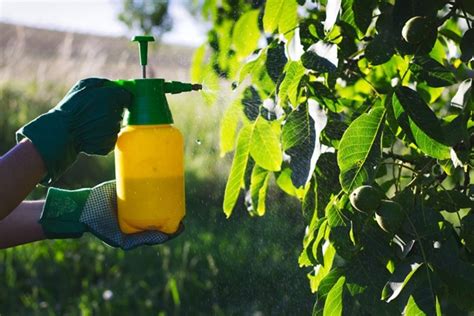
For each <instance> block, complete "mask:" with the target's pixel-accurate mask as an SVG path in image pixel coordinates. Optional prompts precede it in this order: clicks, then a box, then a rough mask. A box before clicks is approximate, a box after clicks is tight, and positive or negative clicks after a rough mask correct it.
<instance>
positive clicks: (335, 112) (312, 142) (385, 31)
mask: <svg viewBox="0 0 474 316" xmlns="http://www.w3.org/2000/svg"><path fill="white" fill-rule="evenodd" d="M218 3H221V5H220V6H219V5H218ZM465 6H466V1H458V0H456V1H454V2H447V1H443V0H434V1H433V0H421V1H409V0H395V1H383V0H379V1H376V0H345V1H341V0H321V1H310V0H307V1H304V0H300V1H293V0H292V1H285V0H267V1H266V2H265V3H263V2H262V1H244V0H234V1H219V2H217V1H216V0H206V1H204V5H203V13H204V15H205V16H206V17H207V18H208V19H209V20H211V21H212V22H213V24H212V26H213V27H212V29H211V31H210V32H209V42H208V46H203V47H202V48H200V49H201V51H200V54H201V56H204V54H203V53H202V50H206V49H207V55H208V56H209V58H208V60H207V61H206V60H205V59H204V58H200V59H199V62H197V63H195V64H194V65H193V69H194V70H195V72H199V71H198V70H196V69H201V70H202V69H204V70H202V71H201V73H200V74H201V79H202V78H205V77H206V75H205V74H206V73H214V75H219V76H224V77H225V78H227V79H228V80H230V81H232V82H233V87H234V89H235V91H236V95H237V96H238V97H236V98H235V100H233V102H232V105H231V106H230V107H229V108H228V109H227V112H226V114H225V115H224V118H223V121H222V124H221V154H222V155H226V154H227V153H229V152H232V151H234V158H233V163H232V167H231V170H230V173H229V178H228V182H227V187H226V190H225V197H224V212H225V213H226V215H227V216H231V214H232V211H233V209H234V206H235V204H236V202H237V201H238V197H239V194H240V193H241V192H242V191H243V192H245V193H246V199H245V203H246V205H247V209H248V211H249V212H250V214H251V215H258V216H262V215H264V214H265V211H266V207H265V196H266V192H267V187H268V185H269V184H270V183H272V181H271V179H272V178H274V182H275V183H276V185H277V186H278V187H279V188H280V189H281V190H283V191H284V192H285V193H287V194H288V195H291V196H294V197H295V198H297V199H299V200H300V201H301V205H302V212H303V214H304V216H305V219H306V221H307V229H306V233H305V236H304V240H303V250H302V253H301V256H300V259H299V264H300V266H301V267H306V268H307V269H310V270H309V273H308V278H309V282H310V285H311V289H312V291H313V292H314V293H315V304H314V311H313V314H314V315H341V314H349V315H366V314H371V315H396V314H401V313H404V314H406V315H435V314H436V315H441V314H446V313H460V312H461V311H469V310H473V309H474V306H473V303H472V302H474V300H473V298H472V293H471V292H472V291H470V289H471V288H472V285H473V284H471V283H472V280H471V279H472V278H471V277H470V275H472V274H473V273H474V256H473V251H474V231H473V229H474V227H473V225H474V219H473V218H474V212H473V210H472V208H473V206H474V201H473V189H474V187H473V185H472V183H471V177H472V176H473V172H472V168H473V163H474V155H473V152H472V142H473V141H474V121H473V116H472V114H473V110H474V99H473V93H472V90H473V89H472V81H473V79H472V78H473V76H474V71H473V69H472V67H473V62H472V58H473V52H474V49H473V45H474V44H473V42H472V41H470V40H469V39H470V38H471V37H472V32H473V31H472V27H473V23H474V17H473V16H472V15H471V13H472V12H469V11H467V10H466V8H465ZM414 17H422V18H423V21H425V22H426V25H428V26H427V27H428V28H429V30H430V31H429V32H428V33H427V34H426V36H420V34H413V32H416V31H417V30H414V29H413V30H411V33H410V36H415V37H416V38H421V41H420V42H418V41H416V42H412V43H408V42H406V40H405V39H404V37H403V36H402V33H406V32H408V31H410V30H407V28H409V27H410V23H409V22H408V21H409V20H410V19H413V18H414ZM407 22H408V24H407ZM461 22H463V23H461ZM463 25H467V28H466V27H464V26H463ZM403 29H405V30H404V31H403V32H402V30H403ZM422 29H423V28H422ZM423 30H425V29H423ZM207 76H209V75H207ZM195 79H198V80H199V78H198V77H195ZM362 185H371V186H373V187H375V188H376V189H377V190H379V191H380V192H383V194H384V195H385V199H388V200H392V201H395V202H397V203H398V204H399V205H400V206H401V209H402V210H403V212H404V220H403V224H402V225H401V227H400V228H399V229H398V230H397V231H396V232H392V233H387V232H385V231H384V230H382V229H380V227H379V226H378V225H377V222H376V221H375V219H374V217H373V215H372V214H369V215H368V214H363V213H360V212H357V211H355V210H354V209H353V208H352V206H351V204H350V203H349V202H348V201H349V198H348V196H349V195H350V194H351V192H352V191H353V190H355V189H356V188H358V187H360V186H362Z"/></svg>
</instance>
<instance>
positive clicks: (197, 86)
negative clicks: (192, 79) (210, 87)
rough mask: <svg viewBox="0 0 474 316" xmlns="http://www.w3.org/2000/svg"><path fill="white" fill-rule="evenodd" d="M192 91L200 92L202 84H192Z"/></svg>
mask: <svg viewBox="0 0 474 316" xmlns="http://www.w3.org/2000/svg"><path fill="white" fill-rule="evenodd" d="M193 90H202V84H199V83H195V84H193Z"/></svg>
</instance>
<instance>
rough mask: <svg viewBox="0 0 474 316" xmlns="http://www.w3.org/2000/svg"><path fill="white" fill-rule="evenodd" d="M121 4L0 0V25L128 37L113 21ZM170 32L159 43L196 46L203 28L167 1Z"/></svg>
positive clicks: (176, 1) (179, 4)
mask: <svg viewBox="0 0 474 316" xmlns="http://www.w3.org/2000/svg"><path fill="white" fill-rule="evenodd" d="M120 4H121V0H0V22H7V23H15V24H23V25H28V26H33V27H41V28H49V29H56V30H64V31H75V32H81V33H92V34H99V35H111V36H121V35H125V36H131V35H132V34H130V32H129V31H128V30H127V28H126V27H125V25H123V24H122V23H121V22H120V21H118V19H117V15H118V12H119V10H120ZM168 10H169V14H170V15H171V18H172V19H173V29H172V30H171V31H170V32H168V33H167V34H165V35H164V37H163V40H164V41H165V42H167V43H170V44H182V45H189V46H198V45H200V44H202V43H203V42H204V41H205V33H206V25H205V24H204V23H203V22H202V21H198V20H197V19H196V18H195V17H193V16H192V15H191V14H190V13H189V11H188V10H187V8H186V6H185V5H184V3H183V1H182V0H170V6H169V9H168Z"/></svg>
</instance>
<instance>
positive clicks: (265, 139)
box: [250, 118, 283, 171]
mask: <svg viewBox="0 0 474 316" xmlns="http://www.w3.org/2000/svg"><path fill="white" fill-rule="evenodd" d="M250 154H251V155H252V158H253V159H254V160H255V163H256V164H258V165H259V166H261V167H262V168H265V169H267V170H270V171H279V170H280V169H281V163H282V161H283V155H282V150H281V145H280V135H278V134H277V133H276V132H275V129H274V128H272V126H271V123H270V122H268V121H267V120H265V119H263V118H258V119H257V120H256V121H255V127H254V130H253V135H252V140H251V142H250Z"/></svg>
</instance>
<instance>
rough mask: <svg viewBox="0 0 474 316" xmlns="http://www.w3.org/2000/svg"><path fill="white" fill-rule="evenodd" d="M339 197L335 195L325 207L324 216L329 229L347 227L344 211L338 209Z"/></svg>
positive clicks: (347, 220)
mask: <svg viewBox="0 0 474 316" xmlns="http://www.w3.org/2000/svg"><path fill="white" fill-rule="evenodd" d="M339 201H340V199H339V195H335V196H333V197H332V198H331V200H330V201H329V202H328V204H327V205H326V209H325V214H326V218H327V219H328V224H329V226H330V227H332V228H334V227H337V226H347V225H348V223H349V218H348V217H347V216H346V214H344V213H345V210H344V209H343V208H341V207H339Z"/></svg>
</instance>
